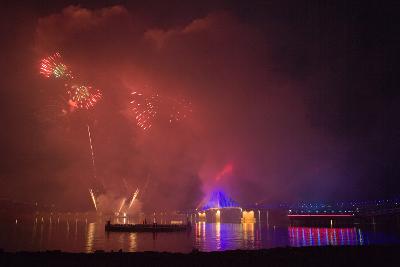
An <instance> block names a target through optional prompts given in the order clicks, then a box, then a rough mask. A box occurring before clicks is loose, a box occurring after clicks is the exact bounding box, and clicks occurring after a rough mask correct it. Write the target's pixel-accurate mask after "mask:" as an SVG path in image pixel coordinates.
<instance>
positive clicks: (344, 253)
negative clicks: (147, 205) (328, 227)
mask: <svg viewBox="0 0 400 267" xmlns="http://www.w3.org/2000/svg"><path fill="white" fill-rule="evenodd" d="M255 265H257V266H261V265H262V266H307V267H310V266H335V267H337V266H352V267H355V266H400V246H362V247H303V248H274V249H266V250H251V251H244V250H236V251H225V252H198V251H193V252H192V253H188V254H181V253H158V252H136V253H123V252H96V253H91V254H85V253H65V252H59V251H49V252H16V253H9V252H0V266H96V267H101V266H219V267H221V266H255Z"/></svg>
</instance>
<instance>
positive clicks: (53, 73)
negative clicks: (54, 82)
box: [40, 53, 73, 79]
mask: <svg viewBox="0 0 400 267" xmlns="http://www.w3.org/2000/svg"><path fill="white" fill-rule="evenodd" d="M40 74H41V75H43V76H44V77H46V78H50V77H54V78H67V79H73V76H72V72H71V71H70V70H69V68H68V67H67V65H65V64H64V63H63V62H62V57H61V54H60V53H55V54H54V55H52V56H49V57H46V58H44V59H42V60H41V61H40Z"/></svg>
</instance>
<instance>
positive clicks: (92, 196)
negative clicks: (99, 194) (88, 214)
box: [89, 188, 97, 211]
mask: <svg viewBox="0 0 400 267" xmlns="http://www.w3.org/2000/svg"><path fill="white" fill-rule="evenodd" d="M89 194H90V197H91V198H92V202H93V206H94V208H95V209H96V211H97V203H96V196H95V194H94V191H93V189H91V188H89Z"/></svg>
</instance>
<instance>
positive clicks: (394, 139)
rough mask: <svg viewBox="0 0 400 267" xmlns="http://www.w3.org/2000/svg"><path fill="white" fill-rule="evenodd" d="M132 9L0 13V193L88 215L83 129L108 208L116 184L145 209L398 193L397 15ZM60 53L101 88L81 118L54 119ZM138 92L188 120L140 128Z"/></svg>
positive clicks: (358, 8)
mask: <svg viewBox="0 0 400 267" xmlns="http://www.w3.org/2000/svg"><path fill="white" fill-rule="evenodd" d="M143 2H144V3H141V2H140V1H34V2H32V3H30V2H27V1H22V2H18V3H13V1H9V3H7V1H5V2H4V3H2V5H1V7H0V12H1V16H0V21H1V24H0V34H1V40H2V41H1V42H0V51H2V58H1V61H0V71H1V72H0V73H1V79H0V101H1V102H0V123H1V124H0V125H1V126H2V130H1V131H0V162H1V165H0V196H2V197H6V198H11V199H15V200H19V201H27V202H30V201H31V202H34V201H39V202H41V203H55V204H56V205H57V206H58V207H62V208H63V209H77V210H87V209H90V208H91V206H90V205H91V203H90V201H89V199H88V193H87V192H88V190H87V189H88V187H89V186H91V184H92V183H93V181H92V178H91V177H92V169H91V165H90V164H91V159H90V151H89V145H88V139H87V132H86V124H87V123H89V124H90V125H91V126H92V134H93V145H94V149H95V153H96V163H97V171H98V177H99V179H100V180H103V182H104V184H105V187H106V190H107V195H106V196H105V199H104V201H105V202H107V203H108V205H110V206H114V205H115V204H114V202H118V199H120V197H121V196H122V195H124V194H125V193H126V192H125V191H124V190H125V189H124V186H123V182H122V180H123V179H125V180H126V181H127V183H128V185H129V187H132V188H136V187H137V186H139V188H141V189H144V188H145V187H146V186H145V185H146V184H147V187H146V194H145V195H143V197H142V205H143V207H144V208H145V209H150V208H151V209H154V208H156V209H157V208H159V209H174V208H178V209H185V208H191V207H194V206H196V205H197V204H198V203H199V201H201V199H202V198H203V197H204V195H206V194H207V193H209V191H210V190H213V189H214V188H222V189H223V190H225V191H226V192H227V193H228V195H231V196H232V197H233V198H235V199H236V200H238V201H239V202H242V203H254V202H255V201H260V200H263V201H266V202H272V201H298V200H332V199H356V198H357V199H374V198H380V197H391V196H394V195H398V194H399V189H398V188H399V186H400V179H399V178H400V159H399V156H398V155H399V151H400V123H399V119H398V115H399V114H400V105H399V104H398V103H399V101H400V98H399V96H400V94H399V91H398V87H399V84H400V82H399V78H398V77H399V75H398V74H399V63H398V62H399V60H400V57H399V49H398V47H400V35H399V31H398V27H397V25H399V23H400V21H399V16H398V14H399V11H400V6H399V5H400V4H399V3H397V2H396V1H393V2H391V1H376V2H370V1H186V2H184V1H143ZM292 2H295V3H292ZM57 51H59V52H60V53H62V55H63V57H64V60H65V61H66V63H67V64H68V66H70V67H71V68H72V69H73V70H74V72H76V73H79V75H80V77H81V78H82V79H83V80H85V81H87V82H88V83H90V84H93V85H95V86H96V87H97V88H100V89H101V90H102V92H103V98H102V100H101V102H99V103H98V104H97V105H96V106H95V107H94V108H93V109H91V110H90V111H89V112H80V111H74V112H71V113H69V114H67V115H63V116H60V113H59V112H60V109H61V108H59V105H58V104H59V102H60V101H58V100H59V99H60V97H61V96H62V95H63V93H64V92H63V90H64V86H63V85H60V82H59V81H56V80H52V79H45V78H43V77H42V76H40V75H39V68H38V64H39V62H40V59H41V58H43V57H46V56H48V55H50V54H53V53H54V52H57ZM134 90H138V91H141V92H143V93H146V94H150V93H153V92H155V91H156V92H158V93H160V94H162V95H163V96H166V97H171V98H176V97H181V96H182V97H184V98H186V99H189V100H190V101H191V102H192V105H193V112H192V113H191V115H190V116H189V118H188V119H186V120H183V121H181V122H178V123H174V124H169V123H165V122H164V120H163V116H164V117H165V116H167V114H161V115H160V116H161V117H160V119H158V120H157V121H155V123H154V127H152V128H151V130H150V131H142V130H141V129H139V128H138V127H137V126H136V124H135V121H134V119H133V116H132V111H131V110H130V104H129V102H130V101H131V100H130V93H131V92H132V91H134ZM227 166H228V167H227ZM224 168H225V169H226V168H227V169H229V170H230V171H228V172H225V173H224V175H222V176H218V174H219V173H221V171H222V170H223V169H224ZM216 177H219V178H218V179H216Z"/></svg>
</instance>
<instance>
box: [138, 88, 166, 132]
mask: <svg viewBox="0 0 400 267" xmlns="http://www.w3.org/2000/svg"><path fill="white" fill-rule="evenodd" d="M132 97H133V100H132V101H131V104H132V106H133V107H132V111H133V112H134V114H135V119H136V125H137V126H138V127H140V128H142V129H143V130H148V129H150V128H151V126H152V123H153V119H154V118H155V117H156V115H157V113H158V106H159V102H160V98H159V96H158V94H154V95H151V96H150V97H145V96H143V94H142V93H138V92H133V93H132Z"/></svg>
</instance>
